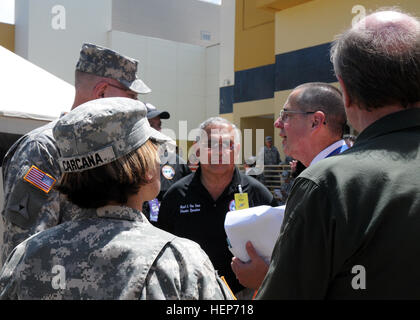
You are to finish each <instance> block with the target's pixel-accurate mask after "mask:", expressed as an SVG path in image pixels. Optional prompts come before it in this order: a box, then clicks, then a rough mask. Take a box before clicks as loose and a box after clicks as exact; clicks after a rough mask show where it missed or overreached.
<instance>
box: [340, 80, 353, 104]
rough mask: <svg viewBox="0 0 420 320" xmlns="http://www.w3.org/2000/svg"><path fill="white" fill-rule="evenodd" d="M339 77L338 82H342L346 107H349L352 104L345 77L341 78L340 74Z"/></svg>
mask: <svg viewBox="0 0 420 320" xmlns="http://www.w3.org/2000/svg"><path fill="white" fill-rule="evenodd" d="M337 78H338V82H339V83H340V87H341V92H342V93H343V102H344V107H345V108H349V107H350V104H351V100H350V97H349V95H348V93H347V88H346V85H345V84H344V81H343V79H341V77H340V76H337Z"/></svg>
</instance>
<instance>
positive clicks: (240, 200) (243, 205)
mask: <svg viewBox="0 0 420 320" xmlns="http://www.w3.org/2000/svg"><path fill="white" fill-rule="evenodd" d="M235 208H236V210H241V209H248V208H249V202H248V193H235Z"/></svg>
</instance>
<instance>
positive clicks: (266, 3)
mask: <svg viewBox="0 0 420 320" xmlns="http://www.w3.org/2000/svg"><path fill="white" fill-rule="evenodd" d="M308 1H313V0H257V8H261V9H269V10H275V11H277V10H284V9H287V8H290V7H294V6H298V5H300V4H303V3H305V2H308Z"/></svg>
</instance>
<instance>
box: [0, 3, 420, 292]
mask: <svg viewBox="0 0 420 320" xmlns="http://www.w3.org/2000/svg"><path fill="white" fill-rule="evenodd" d="M419 48H420V21H419V19H417V18H415V17H413V16H411V15H410V14H408V13H403V12H400V11H398V10H379V11H377V12H374V13H372V14H370V15H368V16H366V17H365V18H364V19H362V20H361V21H359V22H358V23H356V24H355V25H353V26H352V27H351V28H350V29H348V30H347V31H345V32H344V33H343V34H341V35H339V36H338V37H337V39H336V40H334V42H333V45H332V48H331V61H332V63H333V66H334V71H335V74H336V76H337V79H338V82H339V87H336V86H334V85H331V84H328V83H323V82H310V83H304V84H301V85H299V86H297V87H296V88H294V89H293V90H292V92H291V93H290V94H289V96H288V97H287V99H286V101H285V102H284V105H283V107H282V108H281V111H280V114H279V116H278V118H277V119H276V121H275V123H274V124H273V125H274V127H275V128H277V129H278V132H279V137H280V138H281V141H282V147H283V151H284V153H285V159H284V160H283V161H282V159H281V157H280V152H279V150H278V149H277V148H276V146H274V145H273V137H272V136H267V137H265V146H264V148H263V150H261V151H260V153H262V154H263V157H264V165H263V169H261V168H260V167H259V165H258V161H257V158H258V157H260V156H261V154H257V155H256V156H253V157H250V158H248V159H246V160H245V161H244V170H243V171H240V170H239V168H238V166H237V165H236V163H237V161H236V160H237V159H236V157H237V156H238V154H239V153H240V151H241V144H240V142H238V139H237V137H236V134H237V128H236V126H235V125H234V124H233V123H232V122H230V121H228V120H226V119H224V118H221V117H212V118H209V119H207V120H205V121H203V122H202V123H201V124H200V125H199V128H198V129H199V132H200V135H199V137H198V138H197V141H196V147H197V148H195V150H196V151H195V154H194V156H195V158H196V159H201V161H200V162H199V163H198V167H197V168H196V169H194V170H193V171H191V169H190V167H189V166H188V163H187V162H186V161H185V160H184V159H183V158H182V157H180V156H179V155H178V154H177V152H176V150H177V149H176V142H175V141H174V140H172V139H171V138H169V137H167V136H166V135H164V134H162V132H161V128H162V121H161V119H163V120H165V119H169V118H170V114H169V112H167V111H161V110H159V109H158V108H156V107H155V106H154V105H152V104H150V103H143V102H141V100H142V99H141V98H140V99H138V94H147V93H149V92H151V89H150V88H149V87H148V86H147V85H146V84H145V83H144V82H143V81H142V80H141V79H139V78H138V77H137V69H138V61H137V60H135V59H133V58H130V57H127V56H124V55H122V54H120V53H118V52H116V51H113V50H111V49H108V48H104V47H101V46H97V45H94V44H84V45H83V46H82V48H81V51H80V57H79V60H78V62H77V64H76V68H75V88H76V95H75V100H74V104H73V106H72V109H71V111H70V112H68V113H67V114H63V115H62V116H61V117H60V118H59V119H57V120H55V121H53V122H51V123H49V124H47V125H45V126H43V127H40V128H37V129H35V130H33V131H31V132H29V133H27V134H26V135H24V136H23V137H22V138H20V139H19V140H18V141H17V142H16V143H15V144H14V145H13V146H12V147H11V148H10V149H9V151H8V152H7V154H6V156H5V157H4V160H3V166H2V167H3V177H4V179H3V181H4V194H5V201H4V208H3V209H2V212H1V223H2V224H3V226H4V229H5V231H4V235H3V243H2V247H1V265H2V269H1V272H0V299H144V300H147V299H194V300H201V299H218V300H224V299H227V300H231V299H245V300H248V299H253V298H255V299H349V298H351V299H363V298H367V299H381V298H384V299H393V298H394V299H395V298H408V299H413V298H415V299H418V298H420V287H419V286H418V283H419V282H420V272H419V271H418V270H420V258H419V257H420V255H419V253H420V246H419V245H418V241H417V240H418V237H417V235H418V229H419V228H420V196H419V195H420V170H419V167H420V144H419V141H420V50H419ZM347 123H349V124H350V125H351V126H352V127H353V128H354V130H355V132H357V133H358V135H357V137H356V136H354V135H350V134H348V133H346V134H345V131H344V130H345V127H346V125H347ZM162 159H165V160H164V161H162ZM226 159H227V161H226ZM281 165H283V166H285V168H286V169H285V170H283V171H277V172H274V173H273V172H269V169H268V168H270V166H281ZM272 179H274V180H277V181H281V182H282V184H281V185H280V186H279V188H278V190H277V191H278V194H277V196H276V191H275V190H269V188H267V185H268V184H269V182H268V180H272ZM261 205H268V206H272V207H277V206H280V205H285V214H284V220H283V223H282V225H281V229H280V236H279V237H278V239H277V241H276V244H275V247H274V250H273V253H272V257H271V261H270V263H269V264H268V263H266V262H265V261H264V260H263V259H262V258H261V257H260V256H259V254H258V252H257V251H256V250H255V247H254V244H253V243H251V242H247V243H246V250H247V252H248V254H249V257H250V258H251V259H250V261H241V260H240V259H239V258H237V257H233V256H232V254H231V252H230V251H229V249H228V246H229V244H228V243H227V241H226V233H225V230H224V220H225V216H226V213H227V212H229V211H234V210H240V209H243V208H248V207H249V208H252V207H256V206H261ZM355 268H356V269H355ZM355 270H356V271H357V272H361V273H362V274H355V273H356V272H355ZM355 277H356V280H357V281H355ZM366 278H368V281H367V282H366Z"/></svg>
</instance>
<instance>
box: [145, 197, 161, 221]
mask: <svg viewBox="0 0 420 320" xmlns="http://www.w3.org/2000/svg"><path fill="white" fill-rule="evenodd" d="M147 202H148V203H149V208H150V218H149V219H150V221H153V222H157V221H158V216H159V200H158V199H156V198H154V199H153V200H150V201H147Z"/></svg>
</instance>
